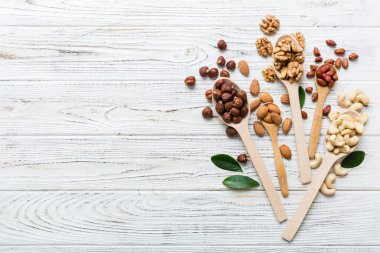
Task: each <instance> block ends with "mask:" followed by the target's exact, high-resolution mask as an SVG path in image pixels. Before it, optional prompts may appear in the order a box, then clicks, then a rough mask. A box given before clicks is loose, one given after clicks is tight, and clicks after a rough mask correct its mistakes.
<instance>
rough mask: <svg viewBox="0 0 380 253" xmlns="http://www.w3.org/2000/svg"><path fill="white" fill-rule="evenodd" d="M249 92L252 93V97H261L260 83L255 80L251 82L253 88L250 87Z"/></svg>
mask: <svg viewBox="0 0 380 253" xmlns="http://www.w3.org/2000/svg"><path fill="white" fill-rule="evenodd" d="M249 91H250V92H251V94H252V96H254V97H257V95H259V93H260V84H259V81H257V80H256V79H253V80H252V82H251V86H249Z"/></svg>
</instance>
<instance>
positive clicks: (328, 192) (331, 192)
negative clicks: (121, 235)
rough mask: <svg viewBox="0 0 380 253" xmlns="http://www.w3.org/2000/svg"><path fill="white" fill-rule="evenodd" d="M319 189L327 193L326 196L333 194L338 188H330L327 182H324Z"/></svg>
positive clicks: (324, 193)
mask: <svg viewBox="0 0 380 253" xmlns="http://www.w3.org/2000/svg"><path fill="white" fill-rule="evenodd" d="M319 191H320V192H321V193H322V194H323V195H325V196H332V195H334V194H335V192H336V190H335V189H329V188H327V186H326V184H325V183H323V184H322V186H321V188H320V189H319Z"/></svg>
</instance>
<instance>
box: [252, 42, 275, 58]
mask: <svg viewBox="0 0 380 253" xmlns="http://www.w3.org/2000/svg"><path fill="white" fill-rule="evenodd" d="M256 49H257V53H258V54H259V55H260V56H262V57H268V56H270V55H272V52H273V46H272V43H271V42H270V40H269V39H268V38H267V37H263V38H258V39H257V40H256Z"/></svg>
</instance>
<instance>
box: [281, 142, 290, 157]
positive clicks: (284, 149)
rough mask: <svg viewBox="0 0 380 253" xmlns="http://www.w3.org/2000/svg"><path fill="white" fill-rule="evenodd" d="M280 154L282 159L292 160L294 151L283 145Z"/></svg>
mask: <svg viewBox="0 0 380 253" xmlns="http://www.w3.org/2000/svg"><path fill="white" fill-rule="evenodd" d="M280 153H281V155H282V157H284V158H285V159H288V160H290V159H291V158H292V151H291V150H290V148H289V147H288V146H286V145H281V147H280Z"/></svg>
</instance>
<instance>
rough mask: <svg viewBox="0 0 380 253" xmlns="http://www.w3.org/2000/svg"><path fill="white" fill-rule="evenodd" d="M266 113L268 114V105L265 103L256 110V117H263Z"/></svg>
mask: <svg viewBox="0 0 380 253" xmlns="http://www.w3.org/2000/svg"><path fill="white" fill-rule="evenodd" d="M267 114H268V107H267V106H265V105H263V106H261V107H260V108H259V109H258V110H257V112H256V115H257V118H258V119H263V118H264V117H265V116H266V115H267Z"/></svg>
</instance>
